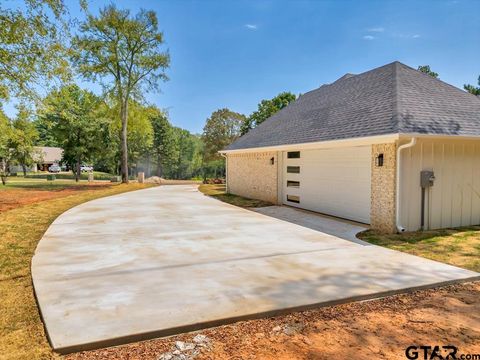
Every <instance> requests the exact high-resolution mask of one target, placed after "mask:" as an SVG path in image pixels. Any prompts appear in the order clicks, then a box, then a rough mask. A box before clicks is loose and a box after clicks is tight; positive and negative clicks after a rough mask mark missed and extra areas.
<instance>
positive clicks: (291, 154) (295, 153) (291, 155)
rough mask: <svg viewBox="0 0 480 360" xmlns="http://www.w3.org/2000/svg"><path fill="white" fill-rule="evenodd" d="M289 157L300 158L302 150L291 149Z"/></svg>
mask: <svg viewBox="0 0 480 360" xmlns="http://www.w3.org/2000/svg"><path fill="white" fill-rule="evenodd" d="M287 158H289V159H300V151H289V152H288V153H287Z"/></svg>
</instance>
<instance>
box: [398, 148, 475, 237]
mask: <svg viewBox="0 0 480 360" xmlns="http://www.w3.org/2000/svg"><path fill="white" fill-rule="evenodd" d="M401 161H402V174H401V182H400V186H401V194H402V198H403V201H402V203H401V221H402V225H403V226H404V227H405V229H406V230H408V231H415V230H419V229H420V221H421V187H420V171H421V170H431V171H433V172H434V175H435V182H434V185H433V187H431V188H430V190H429V191H428V192H427V195H426V206H425V225H426V227H425V228H426V229H440V228H447V227H458V226H468V225H478V224H480V141H478V140H475V141H474V140H440V139H438V140H424V139H419V140H418V141H417V144H416V145H415V146H414V147H412V148H410V149H406V150H404V151H403V152H402V160H401Z"/></svg>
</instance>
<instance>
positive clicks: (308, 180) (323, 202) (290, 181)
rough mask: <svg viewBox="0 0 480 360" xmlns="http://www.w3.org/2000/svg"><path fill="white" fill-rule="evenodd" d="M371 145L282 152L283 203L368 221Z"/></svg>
mask: <svg viewBox="0 0 480 360" xmlns="http://www.w3.org/2000/svg"><path fill="white" fill-rule="evenodd" d="M370 159H371V147H370V146H361V147H350V148H336V149H322V150H303V151H290V152H284V153H283V168H284V169H283V183H284V185H283V203H284V204H286V205H290V206H296V207H300V208H303V209H308V210H313V211H317V212H320V213H324V214H329V215H334V216H338V217H341V218H345V219H350V220H355V221H359V222H362V223H366V224H369V223H370V192H371V190H370V181H371V163H370Z"/></svg>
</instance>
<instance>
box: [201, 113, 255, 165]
mask: <svg viewBox="0 0 480 360" xmlns="http://www.w3.org/2000/svg"><path fill="white" fill-rule="evenodd" d="M245 120H246V117H245V115H242V114H239V113H236V112H233V111H230V110H228V109H226V108H225V109H220V110H217V111H215V112H213V113H212V115H211V116H210V117H209V118H208V119H207V122H206V123H205V126H204V128H203V135H202V139H203V142H204V144H205V160H206V161H210V160H218V159H221V157H220V155H219V154H218V151H220V150H222V149H224V148H225V147H226V146H227V145H229V144H231V143H232V142H233V141H234V140H236V139H237V138H238V137H239V136H240V127H241V126H242V123H243V122H244V121H245Z"/></svg>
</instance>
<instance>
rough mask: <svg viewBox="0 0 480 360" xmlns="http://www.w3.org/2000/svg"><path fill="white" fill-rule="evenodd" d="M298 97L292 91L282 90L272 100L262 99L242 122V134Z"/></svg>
mask: <svg viewBox="0 0 480 360" xmlns="http://www.w3.org/2000/svg"><path fill="white" fill-rule="evenodd" d="M296 99H297V97H296V96H295V95H294V94H292V93H290V92H282V93H280V94H278V95H277V96H275V97H274V98H272V99H270V100H262V101H261V102H260V103H259V104H258V109H257V111H254V112H253V113H252V114H251V115H250V116H249V117H248V118H247V119H246V120H245V121H244V122H243V124H242V127H241V131H240V132H241V135H245V134H246V133H247V132H248V131H249V130H250V129H252V128H254V127H255V126H258V125H260V124H261V123H262V122H264V121H265V120H267V119H268V118H269V117H270V116H272V115H273V114H275V113H276V112H278V111H280V110H282V109H283V108H284V107H286V106H287V105H288V104H290V103H291V102H293V101H295V100H296Z"/></svg>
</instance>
